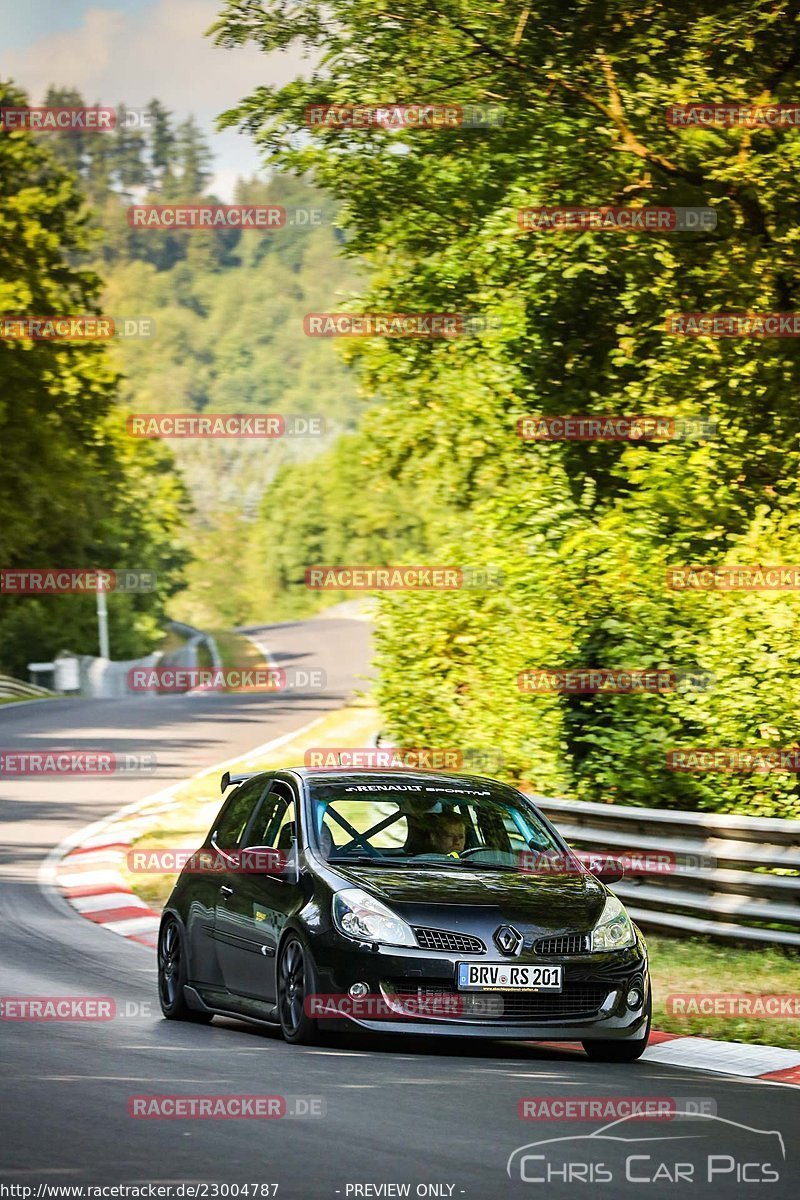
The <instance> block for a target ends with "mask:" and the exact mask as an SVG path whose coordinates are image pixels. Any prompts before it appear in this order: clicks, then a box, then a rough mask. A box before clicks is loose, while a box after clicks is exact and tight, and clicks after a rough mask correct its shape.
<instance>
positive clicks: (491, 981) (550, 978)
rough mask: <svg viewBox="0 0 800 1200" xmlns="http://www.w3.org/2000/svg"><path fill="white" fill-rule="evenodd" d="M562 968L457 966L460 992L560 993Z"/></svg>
mask: <svg viewBox="0 0 800 1200" xmlns="http://www.w3.org/2000/svg"><path fill="white" fill-rule="evenodd" d="M562 970H563V968H562V967H533V966H530V967H529V966H524V965H522V964H514V965H511V964H509V963H458V964H457V967H456V986H457V987H458V990H459V991H460V992H471V991H481V992H499V991H503V992H560V991H561V973H562Z"/></svg>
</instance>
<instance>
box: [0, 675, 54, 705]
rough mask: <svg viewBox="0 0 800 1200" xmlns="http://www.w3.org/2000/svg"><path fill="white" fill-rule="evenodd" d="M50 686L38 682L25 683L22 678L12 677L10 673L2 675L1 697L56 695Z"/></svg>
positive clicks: (0, 677) (20, 697) (23, 697)
mask: <svg viewBox="0 0 800 1200" xmlns="http://www.w3.org/2000/svg"><path fill="white" fill-rule="evenodd" d="M54 695H55V692H51V691H50V689H49V688H45V687H39V685H38V683H23V682H22V680H20V679H12V677H11V676H10V675H0V697H2V698H3V699H6V698H7V697H10V696H13V697H15V698H16V697H18V698H19V699H21V700H25V699H30V698H31V697H34V696H54Z"/></svg>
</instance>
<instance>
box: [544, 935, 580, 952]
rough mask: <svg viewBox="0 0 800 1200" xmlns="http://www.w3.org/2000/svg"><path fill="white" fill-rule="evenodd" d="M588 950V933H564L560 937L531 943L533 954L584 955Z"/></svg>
mask: <svg viewBox="0 0 800 1200" xmlns="http://www.w3.org/2000/svg"><path fill="white" fill-rule="evenodd" d="M590 949H591V938H590V936H589V934H588V933H565V934H563V935H562V936H561V937H546V938H539V939H538V940H537V941H535V942H534V943H533V952H534V954H586V953H588V951H589V950H590Z"/></svg>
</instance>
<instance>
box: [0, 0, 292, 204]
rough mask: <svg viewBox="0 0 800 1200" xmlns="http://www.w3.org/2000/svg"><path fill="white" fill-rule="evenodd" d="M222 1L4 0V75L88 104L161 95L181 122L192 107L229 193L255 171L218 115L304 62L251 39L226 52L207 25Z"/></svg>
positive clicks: (246, 140)
mask: <svg viewBox="0 0 800 1200" xmlns="http://www.w3.org/2000/svg"><path fill="white" fill-rule="evenodd" d="M222 7H223V4H222V0H94V2H90V0H22V3H20V0H0V78H3V79H12V80H13V81H14V82H15V83H17V84H18V85H19V86H21V87H22V88H24V89H25V90H26V91H27V92H28V95H29V97H30V101H31V103H33V104H36V103H41V102H42V100H43V98H44V94H45V92H46V90H47V87H48V85H49V84H51V83H52V84H55V85H57V86H61V87H74V88H77V89H78V90H79V91H80V92H81V93H82V95H83V96H84V98H85V100H86V103H87V104H95V103H101V104H107V105H116V104H118V103H120V102H122V103H125V104H127V105H128V106H129V107H131V108H140V107H143V106H144V105H146V104H147V102H148V101H149V100H151V99H152V98H153V97H154V96H156V97H158V99H159V100H161V101H162V103H164V104H165V105H166V107H167V108H169V109H170V110H171V111H173V112H174V113H175V116H176V118H177V119H178V120H183V118H185V117H187V116H188V115H189V114H190V113H194V115H195V116H196V117H197V119H198V121H199V122H200V124H201V126H202V127H203V129H204V131H205V132H206V134H207V136H208V137H209V141H210V143H211V147H212V150H213V152H214V156H215V170H216V175H215V179H214V184H213V185H212V186H213V190H214V191H215V192H216V193H217V194H218V195H219V196H221V197H222V199H224V200H228V201H229V200H232V199H233V187H234V183H235V180H236V177H237V176H238V175H248V176H249V175H253V174H254V173H256V172H257V171H258V170H259V168H260V165H261V164H260V160H259V155H258V153H257V151H256V148H255V147H254V145H253V142H252V140H251V139H250V137H249V136H248V135H246V134H240V133H238V132H237V131H236V130H226V131H225V132H224V133H217V132H215V130H214V118H215V117H216V116H217V115H218V114H219V113H220V112H222V111H223V110H224V109H225V108H227V107H229V106H230V105H233V104H234V103H236V101H238V100H240V99H241V98H242V97H243V96H246V95H247V94H248V93H249V92H250V91H252V90H253V89H254V88H255V87H257V86H259V85H260V84H273V85H275V84H278V85H280V84H282V83H285V82H286V81H287V80H289V79H291V78H293V77H294V76H295V75H297V74H298V73H299V72H300V70H301V69H302V64H301V63H300V62H299V61H298V60H297V59H294V58H293V57H292V56H291V55H286V54H264V53H263V52H262V51H260V50H259V49H258V48H257V47H255V46H251V45H248V46H245V47H238V48H236V49H233V50H223V49H220V48H219V47H217V46H215V45H214V43H213V42H212V41H211V39H209V38H207V37H204V36H203V34H204V32H205V31H206V30H207V29H208V28H209V26H210V25H211V24H212V22H213V21H214V20H215V19H216V18H217V17H218V16H219V13H220V11H221V9H222Z"/></svg>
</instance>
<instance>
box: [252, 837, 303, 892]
mask: <svg viewBox="0 0 800 1200" xmlns="http://www.w3.org/2000/svg"><path fill="white" fill-rule="evenodd" d="M239 860H240V870H241V871H242V873H243V874H245V875H271V876H272V878H273V879H283V880H284V882H286V883H297V882H298V881H299V879H300V866H299V862H298V857H297V842H292V845H291V848H290V849H289V850H276V849H275V847H274V846H247V847H246V848H245V849H244V850H240V851H239Z"/></svg>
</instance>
